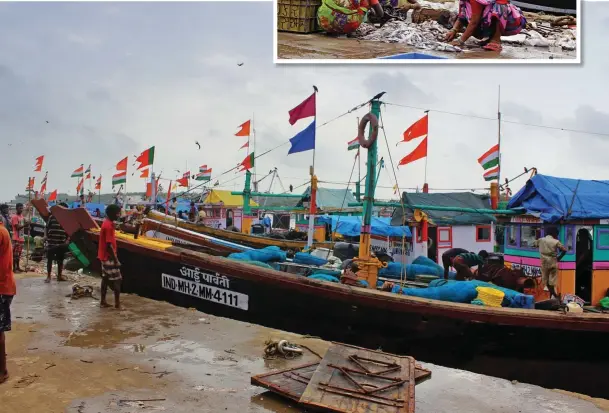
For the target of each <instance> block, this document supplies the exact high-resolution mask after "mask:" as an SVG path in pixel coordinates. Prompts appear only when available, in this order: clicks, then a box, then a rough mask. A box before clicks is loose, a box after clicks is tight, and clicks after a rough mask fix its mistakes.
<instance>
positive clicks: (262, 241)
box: [147, 211, 333, 251]
mask: <svg viewBox="0 0 609 413" xmlns="http://www.w3.org/2000/svg"><path fill="white" fill-rule="evenodd" d="M147 217H148V218H149V219H150V220H153V221H157V222H161V223H165V224H170V225H173V226H174V227H179V228H184V229H187V230H189V231H192V232H197V233H200V234H204V235H209V236H212V237H214V238H218V239H223V240H226V241H231V242H234V243H238V244H242V245H246V246H248V247H252V248H265V247H271V246H276V247H279V248H281V249H284V250H294V251H302V250H304V249H305V248H306V247H307V242H306V241H296V240H288V239H282V238H271V237H269V236H265V234H260V235H253V234H245V233H243V232H237V231H229V230H226V229H220V228H212V227H208V226H204V225H198V224H195V223H193V222H189V221H186V220H183V219H179V218H176V217H174V216H171V215H167V214H164V213H162V212H160V211H150V213H149V214H148V216H147ZM313 247H315V248H332V247H333V243H331V242H326V241H323V242H313Z"/></svg>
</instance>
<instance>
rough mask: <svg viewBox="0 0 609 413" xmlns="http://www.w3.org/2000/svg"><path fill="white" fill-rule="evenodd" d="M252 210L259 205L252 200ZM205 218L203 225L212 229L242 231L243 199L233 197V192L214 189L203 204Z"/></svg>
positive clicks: (237, 196)
mask: <svg viewBox="0 0 609 413" xmlns="http://www.w3.org/2000/svg"><path fill="white" fill-rule="evenodd" d="M250 206H251V207H252V208H256V207H258V204H257V203H256V202H255V201H253V200H250ZM202 208H203V211H204V213H205V218H204V220H203V223H204V224H205V225H206V226H208V227H212V228H219V229H227V228H231V227H236V228H237V229H239V230H241V227H242V217H243V197H242V196H240V195H233V194H232V193H231V191H223V190H219V189H212V190H211V191H209V193H208V194H207V195H206V196H205V199H204V200H203V204H202Z"/></svg>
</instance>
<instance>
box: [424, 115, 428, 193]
mask: <svg viewBox="0 0 609 413" xmlns="http://www.w3.org/2000/svg"><path fill="white" fill-rule="evenodd" d="M425 114H426V115H427V125H428V126H427V136H426V137H425V139H427V138H428V137H429V110H426V111H425ZM427 142H428V143H429V141H427ZM427 158H429V156H427V154H426V155H425V175H424V178H425V179H424V181H423V183H424V184H427Z"/></svg>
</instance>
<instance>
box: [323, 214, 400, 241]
mask: <svg viewBox="0 0 609 413" xmlns="http://www.w3.org/2000/svg"><path fill="white" fill-rule="evenodd" d="M317 220H318V221H319V222H323V223H325V224H332V231H333V232H337V233H339V234H341V235H344V236H347V237H357V236H359V235H360V232H361V229H362V217H350V216H338V215H324V216H322V217H318V218H317ZM371 232H372V235H379V236H383V237H398V238H402V237H403V236H406V238H410V237H412V234H411V233H410V228H408V227H400V226H395V227H392V226H391V218H389V217H386V218H385V217H372V229H371Z"/></svg>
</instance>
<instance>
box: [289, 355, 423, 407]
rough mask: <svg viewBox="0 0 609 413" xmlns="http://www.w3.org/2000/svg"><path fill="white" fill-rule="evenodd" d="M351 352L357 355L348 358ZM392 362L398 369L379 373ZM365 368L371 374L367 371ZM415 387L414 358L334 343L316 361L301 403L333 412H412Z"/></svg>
mask: <svg viewBox="0 0 609 413" xmlns="http://www.w3.org/2000/svg"><path fill="white" fill-rule="evenodd" d="M351 356H355V357H357V359H350V357H351ZM371 360H374V361H378V362H383V363H386V364H385V365H381V364H377V363H373V362H371ZM391 364H393V365H397V366H399V370H393V371H391V372H388V373H384V374H378V373H380V372H381V371H383V370H387V369H388V367H389V366H390V365H391ZM364 368H365V369H366V370H368V371H369V372H370V373H371V374H367V375H366V374H365V373H366V370H364ZM357 371H360V372H361V373H356V372H357ZM381 376H382V377H381ZM394 383H397V385H395V386H393V387H390V388H387V390H376V391H375V389H379V388H384V387H386V386H388V385H392V384H394ZM414 387H415V360H414V359H413V358H412V357H402V356H395V355H393V354H387V353H382V352H379V351H372V350H368V349H363V348H359V347H355V346H347V345H343V344H338V343H333V344H332V346H330V348H329V349H328V351H327V352H326V355H325V356H324V358H323V360H321V362H320V363H319V366H318V367H317V370H316V371H315V373H314V374H313V377H312V378H311V381H310V382H309V384H308V386H307V388H306V389H305V392H304V393H303V395H302V397H301V398H300V403H301V404H302V405H304V406H306V407H308V408H312V409H317V410H321V411H325V412H335V413H351V412H358V413H364V412H369V411H374V412H376V413H414V407H415V403H414Z"/></svg>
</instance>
